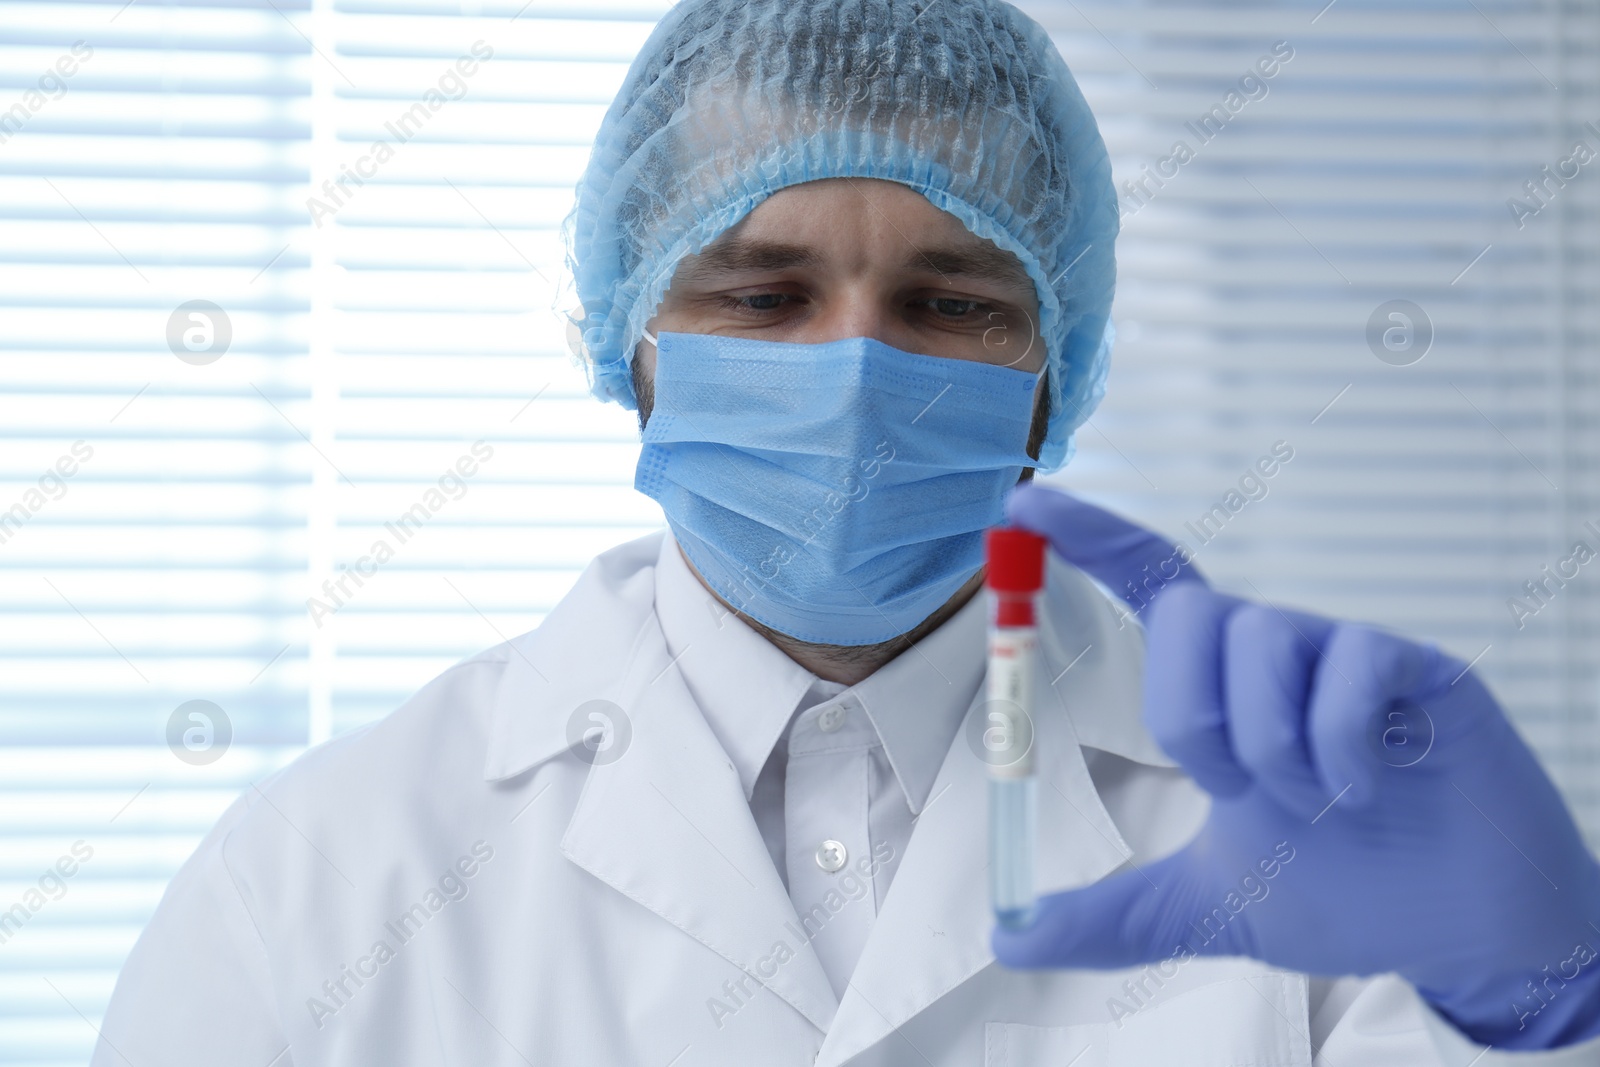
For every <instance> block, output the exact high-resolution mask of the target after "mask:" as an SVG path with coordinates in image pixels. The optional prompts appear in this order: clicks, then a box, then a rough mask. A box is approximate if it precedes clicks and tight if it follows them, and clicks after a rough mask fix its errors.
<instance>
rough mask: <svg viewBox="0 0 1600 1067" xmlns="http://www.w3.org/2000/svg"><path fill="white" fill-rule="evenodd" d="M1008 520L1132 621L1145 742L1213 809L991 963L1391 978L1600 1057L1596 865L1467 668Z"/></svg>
mask: <svg viewBox="0 0 1600 1067" xmlns="http://www.w3.org/2000/svg"><path fill="white" fill-rule="evenodd" d="M1007 511H1008V514H1009V516H1010V518H1011V521H1012V522H1014V523H1015V524H1017V525H1019V526H1023V527H1026V528H1028V529H1030V530H1033V531H1035V532H1037V533H1039V534H1041V535H1043V536H1044V537H1046V538H1047V539H1048V540H1049V541H1050V543H1051V545H1052V546H1053V548H1054V549H1055V551H1056V552H1057V553H1058V554H1060V555H1061V556H1062V557H1063V558H1064V559H1066V560H1067V561H1068V562H1069V563H1072V564H1074V565H1076V566H1077V567H1079V568H1081V569H1082V570H1084V571H1085V572H1086V573H1088V574H1090V575H1091V576H1093V577H1094V578H1096V579H1098V580H1099V581H1100V582H1101V583H1102V584H1104V585H1105V586H1107V587H1109V588H1110V589H1111V590H1113V591H1114V592H1117V593H1118V594H1119V595H1121V596H1122V597H1123V599H1124V600H1125V601H1126V602H1127V604H1128V606H1129V608H1130V609H1131V610H1133V611H1134V612H1135V613H1136V614H1137V615H1138V617H1139V619H1140V621H1141V622H1142V623H1143V624H1144V626H1145V628H1146V648H1147V658H1146V665H1145V680H1144V717H1145V723H1146V725H1147V726H1148V727H1149V730H1150V732H1151V734H1152V735H1153V736H1154V737H1155V739H1156V741H1157V742H1158V743H1159V744H1160V745H1161V747H1162V748H1163V749H1164V750H1165V751H1166V752H1167V753H1168V754H1169V755H1171V756H1172V758H1173V759H1175V760H1177V761H1178V762H1179V763H1180V764H1181V765H1182V766H1183V769H1184V770H1185V771H1186V772H1187V773H1188V774H1189V775H1190V776H1191V777H1192V778H1193V779H1194V780H1195V781H1196V782H1197V783H1198V784H1199V785H1200V786H1201V787H1202V788H1203V789H1205V790H1206V791H1207V792H1208V793H1210V794H1211V796H1212V807H1211V813H1210V816H1209V818H1208V820H1207V822H1206V824H1205V826H1204V827H1203V828H1202V829H1201V831H1200V833H1199V834H1198V835H1197V836H1196V837H1195V839H1194V840H1193V841H1192V842H1190V843H1189V844H1188V845H1187V846H1186V847H1185V848H1184V849H1183V850H1182V851H1180V852H1178V853H1176V854H1175V855H1172V856H1170V857H1167V858H1165V859H1162V860H1159V861H1156V862H1154V863H1149V864H1146V865H1144V866H1143V868H1142V869H1141V870H1138V871H1134V870H1129V871H1124V872H1123V873H1120V874H1117V875H1114V876H1112V877H1109V878H1106V879H1104V880H1102V881H1100V882H1098V883H1096V884H1094V885H1091V886H1088V887H1085V888H1083V889H1079V890H1074V891H1071V892H1066V893H1058V894H1055V895H1053V896H1050V897H1046V898H1044V899H1043V900H1041V901H1040V902H1039V918H1038V921H1037V922H1036V923H1035V924H1034V926H1033V927H1032V928H1031V929H1029V930H1026V931H1022V932H1008V931H1006V930H1003V929H998V928H997V929H996V930H995V933H994V937H993V944H994V950H995V955H996V956H997V957H998V958H999V960H1000V961H1001V962H1002V963H1004V964H1006V965H1008V966H1011V967H1080V968H1101V969H1116V968H1124V967H1133V966H1138V965H1140V964H1144V963H1152V962H1157V961H1161V960H1167V959H1170V958H1173V957H1184V958H1186V957H1187V955H1188V954H1190V953H1192V954H1195V955H1202V956H1250V957H1253V958H1255V959H1259V960H1263V961H1265V962H1267V963H1270V964H1272V965H1274V966H1279V967H1284V968H1287V969H1291V970H1296V971H1303V972H1307V973H1311V974H1323V975H1344V974H1353V975H1368V974H1376V973H1382V972H1390V971H1393V972H1397V973H1398V974H1400V975H1401V976H1402V977H1404V978H1405V979H1406V980H1408V981H1409V982H1411V984H1412V985H1413V986H1414V987H1416V989H1417V990H1418V992H1419V993H1420V994H1421V995H1422V996H1423V997H1424V998H1425V999H1426V1000H1427V1001H1428V1002H1429V1003H1430V1004H1432V1005H1433V1006H1434V1007H1435V1009H1437V1010H1438V1011H1439V1012H1440V1013H1441V1014H1442V1015H1444V1016H1445V1017H1446V1018H1448V1019H1450V1020H1451V1021H1452V1022H1453V1023H1454V1024H1455V1025H1456V1027H1457V1028H1458V1029H1460V1030H1461V1031H1462V1032H1464V1033H1466V1034H1467V1035H1468V1036H1470V1037H1472V1038H1475V1039H1476V1040H1479V1041H1482V1042H1485V1043H1488V1044H1493V1045H1497V1046H1500V1047H1505V1048H1528V1049H1533V1048H1552V1047H1556V1046H1559V1045H1565V1044H1572V1043H1574V1042H1577V1041H1579V1040H1582V1039H1585V1038H1588V1037H1592V1036H1595V1035H1596V1034H1600V979H1597V978H1596V976H1597V975H1600V959H1597V958H1596V953H1595V949H1596V948H1600V865H1597V864H1596V862H1595V859H1594V857H1593V856H1592V855H1591V854H1590V853H1589V851H1588V849H1587V848H1586V847H1585V846H1584V844H1583V841H1582V839H1581V838H1580V836H1579V833H1578V830H1577V827H1576V826H1575V825H1574V823H1573V820H1572V816H1571V814H1570V813H1569V812H1568V810H1567V808H1566V805H1565V804H1564V803H1563V802H1562V800H1561V798H1560V796H1559V795H1558V794H1557V792H1556V789H1555V787H1554V786H1553V785H1552V784H1551V782H1550V779H1549V778H1548V777H1547V776H1546V775H1545V773H1544V770H1543V769H1542V768H1541V767H1540V765H1539V763H1538V761H1537V760H1536V759H1535V758H1534V756H1533V753H1532V752H1530V751H1529V749H1528V747H1527V745H1526V744H1524V743H1523V741H1522V739H1521V737H1519V736H1518V734H1517V733H1516V731H1515V730H1514V729H1513V728H1512V727H1511V725H1510V723H1509V722H1507V720H1506V718H1505V716H1504V714H1503V713H1502V712H1501V710H1500V707H1499V705H1498V704H1497V703H1496V702H1495V699H1494V697H1493V696H1491V695H1490V693H1489V691H1488V690H1487V689H1486V688H1485V687H1484V685H1483V683H1482V682H1481V681H1480V680H1479V679H1478V678H1477V676H1476V675H1474V674H1473V673H1472V672H1471V671H1470V670H1469V669H1468V668H1467V665H1466V664H1464V663H1462V662H1460V661H1459V660H1457V659H1455V658H1453V657H1451V656H1448V655H1445V654H1444V653H1442V652H1440V651H1439V650H1438V649H1437V648H1434V647H1432V646H1429V645H1421V644H1416V643H1414V642H1411V641H1406V640H1404V639H1402V638H1399V637H1395V636H1393V635H1391V634H1388V633H1384V632H1382V631H1379V630H1376V629H1372V628H1370V627H1366V626H1360V625H1354V624H1351V623H1343V622H1335V621H1333V620H1330V619H1324V618H1321V617H1318V616H1315V615H1308V614H1303V613H1300V612H1286V611H1280V610H1278V609H1277V608H1275V607H1273V606H1271V605H1263V604H1256V603H1253V602H1250V601H1247V600H1241V599H1239V598H1237V597H1232V596H1225V595H1223V594H1221V593H1217V592H1214V591H1212V589H1211V588H1210V587H1209V586H1208V585H1207V584H1206V582H1205V580H1204V579H1203V578H1201V577H1200V575H1199V573H1198V572H1197V571H1196V570H1195V568H1194V567H1193V565H1192V564H1190V563H1188V562H1186V560H1185V558H1184V556H1183V555H1182V554H1181V553H1179V552H1178V551H1177V550H1176V549H1175V548H1174V546H1173V545H1171V544H1170V543H1168V542H1167V541H1165V540H1163V539H1162V538H1160V537H1158V536H1156V535H1155V534H1152V533H1150V532H1149V531H1147V530H1144V529H1142V528H1140V527H1138V526H1135V525H1133V524H1131V523H1129V522H1127V521H1126V520H1123V519H1121V518H1118V517H1117V516H1115V515H1113V514H1111V513H1110V512H1107V511H1104V510H1102V509H1100V508H1097V507H1094V506H1092V505H1090V504H1086V503H1084V502H1082V501H1080V500H1077V499H1075V498H1073V497H1071V496H1068V495H1066V494H1064V493H1060V492H1057V491H1054V490H1051V489H1047V488H1044V487H1041V486H1033V485H1025V486H1020V487H1018V488H1017V489H1016V490H1015V491H1014V492H1013V493H1012V495H1011V497H1010V499H1009V500H1008V502H1007ZM1039 847H1040V848H1049V847H1051V845H1050V842H1048V841H1042V842H1040V844H1039Z"/></svg>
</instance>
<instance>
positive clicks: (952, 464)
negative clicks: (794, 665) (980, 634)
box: [634, 333, 1039, 645]
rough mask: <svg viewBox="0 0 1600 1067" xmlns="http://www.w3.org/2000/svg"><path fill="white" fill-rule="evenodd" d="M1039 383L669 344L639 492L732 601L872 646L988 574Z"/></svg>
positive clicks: (849, 358)
mask: <svg viewBox="0 0 1600 1067" xmlns="http://www.w3.org/2000/svg"><path fill="white" fill-rule="evenodd" d="M1038 380H1039V376H1038V375H1037V374H1034V373H1031V372H1028V371H1021V370H1015V369H1013V368H1010V367H997V366H993V365H990V364H987V363H977V362H973V361H970V360H960V359H946V358H941V357H936V356H924V355H917V354H915V353H912V352H904V351H901V350H900V349H897V348H892V347H890V346H889V345H886V344H883V343H882V342H880V341H875V340H872V339H871V338H866V337H851V338H846V339H844V340H840V341H830V342H827V343H825V344H790V343H785V342H777V341H754V340H748V339H745V338H738V337H717V336H714V335H709V334H686V333H663V334H661V336H660V338H659V339H658V341H657V349H656V371H655V406H654V408H653V409H652V412H651V414H650V418H649V422H648V424H647V425H646V427H645V431H644V449H643V451H642V452H641V453H640V455H639V467H638V471H637V473H636V474H635V477H634V487H635V488H637V489H638V490H639V491H640V492H642V493H644V494H645V495H646V496H649V497H652V498H653V499H655V500H656V501H657V502H658V503H660V505H661V508H662V510H663V511H664V512H665V513H666V517H667V523H668V525H669V526H671V528H672V533H673V535H674V536H675V537H676V538H677V540H678V544H679V545H681V546H682V548H683V551H684V554H685V555H687V556H688V558H689V561H690V562H691V563H693V564H694V567H695V570H697V571H699V572H700V575H701V577H703V578H704V579H705V581H706V583H707V584H708V585H710V587H711V588H712V589H713V590H715V591H716V593H717V594H718V595H719V596H720V597H722V599H723V600H725V601H726V602H727V603H728V604H730V605H731V606H732V607H734V608H735V609H736V610H738V611H740V612H743V613H744V614H746V615H748V616H750V617H751V618H753V619H755V620H757V621H758V622H761V623H763V624H765V625H767V626H769V627H771V628H772V629H774V630H777V631H779V632H780V633H785V634H788V635H790V636H792V637H795V638H798V639H800V640H802V641H807V642H811V643H815V644H828V645H867V644H874V643H876V642H879V641H886V640H888V639H889V638H891V637H896V636H898V635H900V634H903V633H905V632H906V631H908V630H910V629H912V628H913V627H915V626H916V625H917V624H918V623H920V622H922V621H923V620H924V619H926V618H927V617H928V616H929V615H931V614H933V612H935V611H936V610H938V608H939V607H940V606H941V605H943V604H944V603H945V601H947V600H949V599H950V597H951V596H953V595H954V594H955V592H956V590H958V589H960V588H961V586H962V585H963V584H964V583H965V582H966V581H967V579H969V578H971V577H972V575H973V574H974V573H975V572H976V571H977V569H978V568H979V566H980V565H981V564H982V562H983V545H982V536H983V531H984V529H986V528H987V527H989V526H992V525H994V524H995V523H998V522H1000V521H1001V519H1002V516H1003V511H1002V502H1003V500H1004V497H1005V493H1006V490H1007V489H1009V488H1010V487H1011V486H1013V485H1015V484H1016V482H1017V479H1018V478H1019V477H1020V476H1021V474H1022V471H1023V469H1024V468H1025V467H1029V466H1032V465H1033V462H1034V461H1033V460H1032V459H1031V458H1030V457H1029V456H1028V453H1027V442H1028V431H1029V428H1030V425H1031V423H1032V416H1033V398H1034V390H1035V387H1036V386H1037V384H1038Z"/></svg>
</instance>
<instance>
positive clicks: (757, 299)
mask: <svg viewBox="0 0 1600 1067" xmlns="http://www.w3.org/2000/svg"><path fill="white" fill-rule="evenodd" d="M722 299H723V303H724V304H726V305H728V306H729V307H732V308H734V309H736V310H740V311H776V310H778V308H780V307H782V306H783V302H784V300H786V299H787V297H786V296H785V295H784V294H783V293H752V294H750V295H749V296H731V297H723V298H722Z"/></svg>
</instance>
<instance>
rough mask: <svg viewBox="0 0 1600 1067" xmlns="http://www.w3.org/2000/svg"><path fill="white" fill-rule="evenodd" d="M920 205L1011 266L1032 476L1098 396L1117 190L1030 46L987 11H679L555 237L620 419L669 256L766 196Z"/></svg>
mask: <svg viewBox="0 0 1600 1067" xmlns="http://www.w3.org/2000/svg"><path fill="white" fill-rule="evenodd" d="M838 177H855V178H879V179H884V180H887V181H893V182H899V183H900V184H902V185H906V186H909V187H910V188H912V189H915V190H917V191H918V192H919V193H921V194H922V195H923V196H925V197H927V198H928V200H929V201H930V202H931V203H932V204H933V205H934V206H935V207H938V208H940V209H942V210H944V211H947V212H949V213H950V214H951V215H954V216H955V217H956V218H957V219H959V220H961V222H962V223H963V224H964V225H965V226H966V227H967V228H968V229H969V230H971V231H972V232H973V233H975V234H977V235H978V236H980V237H983V238H986V239H988V240H990V241H992V242H994V243H995V244H996V245H998V246H999V247H1000V248H1003V249H1005V250H1006V251H1008V252H1010V253H1012V254H1013V255H1015V256H1016V257H1017V259H1018V260H1020V261H1021V262H1022V264H1023V266H1024V267H1025V268H1026V269H1027V272H1028V275H1029V276H1030V277H1031V278H1032V279H1033V283H1034V287H1035V288H1036V289H1037V291H1038V297H1039V305H1040V313H1041V314H1040V323H1039V334H1040V337H1039V340H1040V341H1042V342H1043V344H1044V345H1045V347H1046V366H1047V367H1048V369H1049V371H1050V376H1049V377H1050V421H1049V431H1048V434H1047V436H1046V438H1045V442H1044V446H1043V449H1042V451H1041V453H1040V457H1039V460H1040V467H1041V468H1042V469H1044V470H1054V469H1056V468H1058V467H1060V466H1061V465H1062V464H1064V463H1066V461H1067V460H1068V459H1069V458H1070V456H1071V454H1072V435H1073V431H1074V430H1076V429H1077V428H1078V426H1080V425H1081V424H1082V423H1083V421H1084V420H1085V419H1087V418H1088V417H1089V414H1090V413H1091V412H1092V411H1093V410H1094V407H1095V405H1096V404H1097V403H1099V401H1100V398H1101V396H1103V395H1104V393H1105V378H1106V371H1107V368H1108V363H1109V359H1110V351H1111V328H1110V310H1111V296H1112V290H1113V287H1114V285H1115V276H1116V264H1115V259H1114V257H1113V245H1114V242H1115V239H1116V234H1117V202H1116V193H1115V191H1114V189H1113V187H1112V184H1111V166H1110V162H1109V160H1108V159H1107V157H1106V150H1105V145H1104V143H1103V142H1102V141H1101V139H1100V131H1099V129H1098V127H1097V126H1096V125H1095V120H1094V115H1093V114H1092V113H1091V112H1090V111H1089V107H1088V105H1087V104H1086V103H1085V102H1084V99H1083V94H1082V93H1081V92H1080V91H1079V89H1078V85H1077V82H1075V81H1074V80H1073V77H1072V73H1071V72H1070V71H1069V70H1068V69H1067V65H1066V63H1065V62H1064V61H1063V60H1062V58H1061V55H1060V53H1059V52H1057V51H1056V48H1055V45H1054V44H1052V43H1051V41H1050V38H1049V37H1048V35H1046V33H1045V31H1044V30H1043V29H1042V28H1041V27H1040V26H1039V25H1038V24H1037V23H1036V22H1034V21H1033V20H1032V19H1030V18H1028V17H1027V16H1026V15H1024V14H1022V13H1021V12H1020V11H1018V10H1017V9H1016V8H1014V7H1012V6H1011V5H1009V4H1006V3H1000V2H997V0H685V2H683V3H680V4H678V5H677V6H675V7H673V8H672V9H671V10H670V11H669V12H668V13H667V15H666V16H665V17H664V18H663V19H662V20H661V22H660V23H659V24H658V25H657V26H656V28H655V31H654V32H653V33H651V35H650V39H649V40H648V41H646V42H645V45H644V49H643V50H642V51H641V52H640V53H639V55H638V57H637V58H636V59H635V60H634V62H633V66H632V67H631V68H630V69H629V71H628V74H627V78H626V80H625V81H624V82H623V85H622V89H621V90H620V91H619V92H618V94H617V97H616V99H615V100H614V101H613V102H612V104H611V107H610V109H609V110H608V111H607V112H606V115H605V119H604V120H603V121H602V123H601V125H600V132H599V134H598V136H597V137H596V139H595V144H594V150H593V153H592V155H591V157H590V160H589V165H588V169H587V170H586V171H585V173H584V175H583V178H582V179H581V181H580V182H579V184H578V190H577V202H576V204H575V206H574V207H573V210H572V213H571V214H570V215H569V216H568V218H567V220H566V224H565V231H566V238H567V243H568V247H567V252H568V266H569V267H570V269H571V271H572V274H573V280H574V283H575V285H576V288H577V298H578V300H579V302H580V304H581V308H582V311H581V314H582V318H581V320H579V321H578V323H577V325H578V328H579V329H581V331H582V334H581V336H582V339H583V345H582V346H581V347H582V349H583V355H584V359H585V361H586V366H587V369H588V373H589V375H590V381H591V386H592V389H593V391H594V393H595V395H596V396H599V397H601V398H602V399H610V400H616V401H618V402H619V403H621V404H622V405H623V406H624V407H627V408H634V407H636V406H637V403H638V402H637V399H636V398H635V397H634V395H633V383H632V375H631V370H630V360H631V359H632V356H633V350H634V347H635V345H637V344H638V342H639V340H640V338H641V337H642V335H643V330H644V326H645V323H646V322H648V321H649V319H650V317H651V316H652V315H653V314H654V313H655V309H656V307H657V305H658V304H659V303H660V301H661V297H662V294H663V293H665V292H666V289H667V287H668V285H669V283H670V281H671V279H672V274H673V272H674V270H675V269H676V267H677V265H678V263H679V261H680V260H681V259H682V258H683V257H684V256H686V255H690V254H694V253H697V252H699V251H700V250H701V249H703V248H704V247H705V246H706V245H708V244H710V243H711V242H712V241H714V240H715V239H716V238H717V237H718V236H719V235H721V234H722V233H723V232H725V231H726V230H727V229H729V228H730V227H731V226H733V225H734V224H735V223H737V222H738V221H739V220H740V219H742V218H743V217H744V216H745V215H747V214H748V213H749V212H750V211H751V210H752V209H754V208H755V207H756V205H758V204H760V203H761V202H762V201H763V200H765V199H766V198H767V197H769V196H771V195H772V194H773V193H774V192H776V191H777V190H779V189H782V188H784V187H786V186H790V185H797V184H799V183H801V182H808V181H815V180H817V179H822V178H838Z"/></svg>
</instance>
